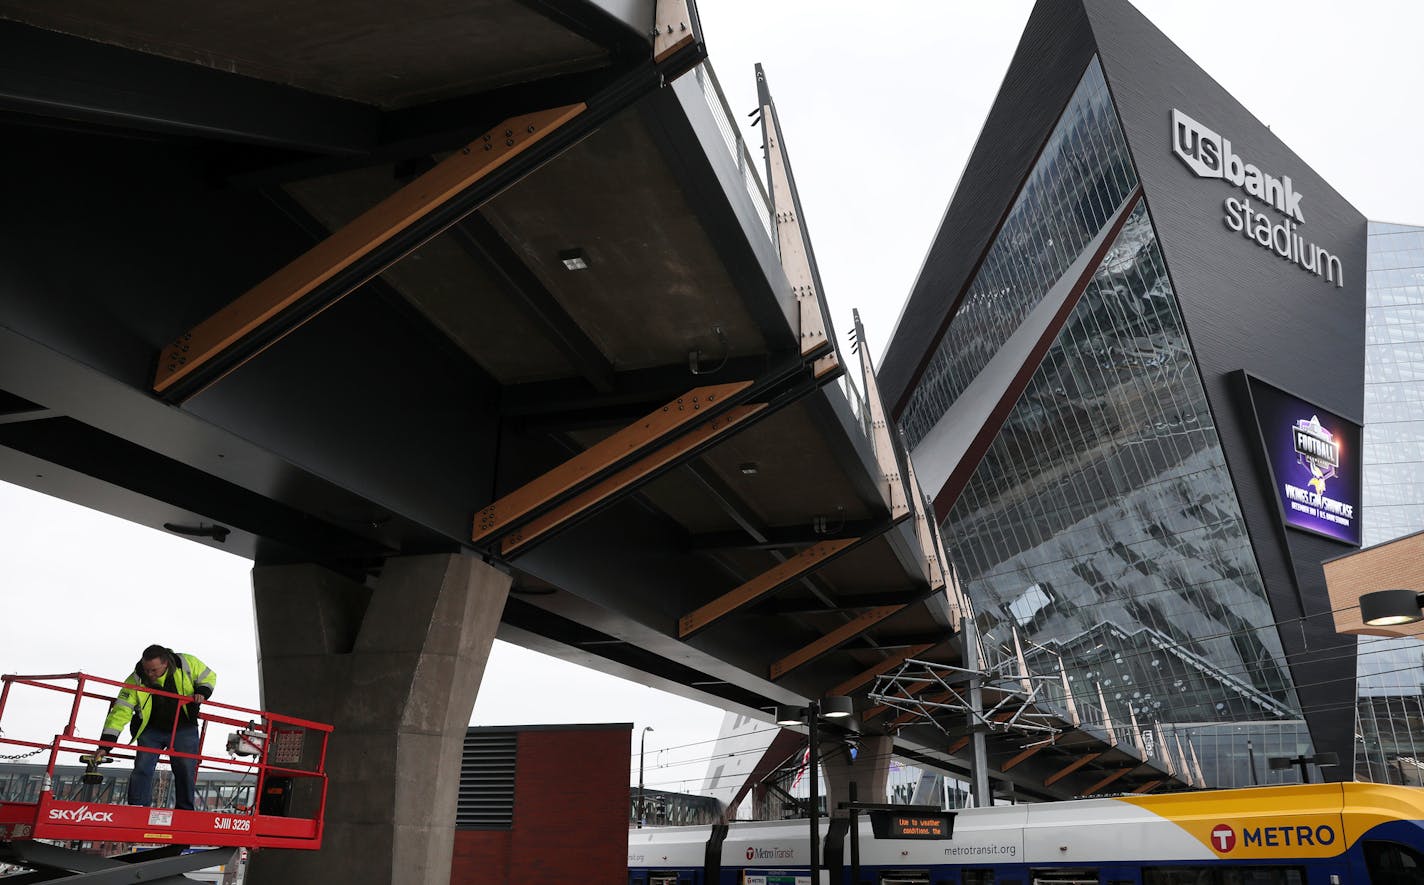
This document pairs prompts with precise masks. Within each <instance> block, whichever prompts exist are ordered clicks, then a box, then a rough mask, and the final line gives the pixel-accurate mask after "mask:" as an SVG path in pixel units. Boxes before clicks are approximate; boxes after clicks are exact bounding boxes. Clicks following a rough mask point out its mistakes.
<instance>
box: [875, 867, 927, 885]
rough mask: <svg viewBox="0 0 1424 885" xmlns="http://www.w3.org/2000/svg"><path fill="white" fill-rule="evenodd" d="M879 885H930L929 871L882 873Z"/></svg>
mask: <svg viewBox="0 0 1424 885" xmlns="http://www.w3.org/2000/svg"><path fill="white" fill-rule="evenodd" d="M878 885H930V871H929V870H888V871H882V872H881V873H880V879H879V882H878Z"/></svg>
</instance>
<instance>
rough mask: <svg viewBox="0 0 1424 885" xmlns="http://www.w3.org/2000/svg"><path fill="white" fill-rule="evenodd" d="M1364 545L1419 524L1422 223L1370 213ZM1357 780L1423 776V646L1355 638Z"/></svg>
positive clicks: (1423, 379) (1422, 498) (1423, 428)
mask: <svg viewBox="0 0 1424 885" xmlns="http://www.w3.org/2000/svg"><path fill="white" fill-rule="evenodd" d="M1369 238H1370V239H1369V243H1370V248H1369V266H1368V267H1369V270H1368V274H1367V279H1366V283H1365V285H1366V289H1365V292H1366V326H1365V329H1366V342H1365V445H1364V449H1365V470H1364V506H1365V508H1366V519H1365V522H1364V543H1365V546H1371V545H1374V544H1381V543H1384V542H1385V541H1390V540H1393V539H1395V538H1398V537H1401V536H1403V535H1408V534H1412V533H1414V532H1419V531H1424V227H1411V226H1408V225H1402V224H1386V223H1380V222H1371V223H1370V231H1369ZM1359 642H1360V653H1359V726H1358V733H1359V744H1358V747H1357V752H1356V756H1355V776H1356V777H1357V778H1359V779H1360V780H1370V781H1377V782H1388V783H1405V784H1412V785H1416V786H1420V785H1424V645H1421V644H1420V642H1419V640H1417V639H1414V638H1406V639H1382V638H1377V637H1361V638H1360V640H1359Z"/></svg>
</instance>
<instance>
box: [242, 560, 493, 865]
mask: <svg viewBox="0 0 1424 885" xmlns="http://www.w3.org/2000/svg"><path fill="white" fill-rule="evenodd" d="M252 583H253V597H254V601H255V604H256V613H257V642H258V654H259V658H260V663H261V679H262V703H263V706H264V707H265V708H266V709H270V710H273V711H276V712H281V713H286V714H290V715H294V716H301V717H305V718H308V719H312V720H315V721H318V722H330V723H332V724H333V725H334V726H335V728H336V731H335V733H334V734H333V735H332V740H331V746H330V749H329V751H328V754H327V767H326V770H327V775H328V778H329V787H328V793H327V805H326V828H325V833H324V838H323V843H322V849H321V850H320V851H315V852H308V851H275V850H269V851H258V852H255V853H254V854H253V856H252V860H251V863H250V865H249V870H248V876H247V880H248V881H249V882H251V883H253V885H273V883H288V882H302V883H308V885H322V883H333V885H334V883H342V885H363V883H370V885H376V883H380V885H389V883H392V882H400V883H403V885H405V883H409V885H449V882H450V857H451V851H452V847H453V844H454V831H455V800H456V795H457V792H458V789H459V782H460V755H461V748H462V746H463V742H464V737H465V729H466V726H467V724H468V723H469V720H470V713H471V711H472V710H473V709H474V705H475V695H476V693H477V692H478V690H479V685H480V680H481V678H482V677H483V675H484V669H485V664H486V662H487V661H488V660H489V652H490V647H491V645H492V644H493V643H494V634H495V629H496V628H497V627H498V626H499V620H500V616H501V614H502V613H503V611H504V602H505V597H506V596H507V594H508V592H509V584H510V578H509V576H508V575H505V574H504V573H502V572H499V571H498V570H496V569H494V568H491V567H490V566H488V565H485V564H484V563H482V562H480V561H478V560H475V559H471V558H469V557H465V556H459V555H436V556H415V557H405V558H400V559H392V560H390V561H388V562H387V563H386V566H385V569H384V570H383V571H382V574H381V576H380V578H379V579H378V580H377V581H376V582H375V586H374V588H371V587H367V586H363V585H360V584H356V583H353V582H351V581H348V580H346V579H345V578H342V577H340V576H339V575H336V574H333V573H332V572H329V571H327V570H325V569H323V568H320V567H319V566H314V565H289V566H264V567H259V568H256V569H253V572H252Z"/></svg>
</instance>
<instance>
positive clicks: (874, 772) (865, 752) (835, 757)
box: [821, 735, 895, 817]
mask: <svg viewBox="0 0 1424 885" xmlns="http://www.w3.org/2000/svg"><path fill="white" fill-rule="evenodd" d="M894 751H895V742H894V741H893V740H892V739H891V738H889V737H885V736H883V735H882V736H878V737H866V738H862V739H861V742H860V750H859V751H858V752H857V753H856V757H855V761H851V758H850V754H849V753H847V752H846V751H845V747H844V745H843V744H841V743H840V742H839V741H836V742H833V743H823V744H822V745H821V770H822V771H824V772H825V773H826V811H827V813H828V814H829V815H830V816H831V817H845V816H846V815H847V813H848V812H846V811H845V810H844V809H842V808H841V807H840V804H841V803H842V802H849V801H850V785H851V784H855V795H856V801H858V802H886V801H889V800H887V799H886V798H885V785H886V783H888V782H889V777H890V755H891V753H893V752H894Z"/></svg>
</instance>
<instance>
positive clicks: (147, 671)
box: [98, 645, 218, 811]
mask: <svg viewBox="0 0 1424 885" xmlns="http://www.w3.org/2000/svg"><path fill="white" fill-rule="evenodd" d="M217 680H218V676H217V674H216V673H214V672H213V670H212V668H211V667H209V666H208V665H207V664H204V663H203V662H202V661H200V660H198V658H197V657H196V656H195V655H190V654H179V653H178V652H175V651H174V650H173V649H171V648H165V647H164V646H161V645H150V646H149V647H148V648H146V649H144V650H143V656H142V657H140V658H139V661H138V663H137V664H135V665H134V670H133V672H132V673H130V674H129V675H128V678H127V679H125V680H124V687H123V688H122V689H120V691H119V696H118V697H117V698H115V700H114V703H113V704H112V705H111V706H110V707H109V716H108V718H107V719H105V720H104V732H103V734H102V735H101V736H100V738H99V739H100V740H101V741H110V742H112V741H117V740H118V737H119V732H121V731H123V728H124V725H126V724H127V725H128V726H129V729H130V731H131V732H132V734H133V743H134V744H137V745H138V746H139V747H142V748H145V749H147V750H148V751H149V752H144V751H143V750H139V751H136V752H135V754H134V770H133V774H131V775H130V776H129V797H128V798H129V804H130V805H151V804H153V770H154V768H155V767H157V765H158V757H159V755H160V754H159V752H158V751H159V750H173V751H176V752H179V753H192V754H194V755H196V754H197V753H198V750H199V736H198V705H199V704H201V703H202V702H203V701H205V700H207V699H208V698H210V697H212V695H213V688H214V687H215V686H216V685H217ZM144 688H150V689H158V690H160V691H165V692H169V693H170V694H175V695H182V698H171V697H165V696H163V695H159V694H153V693H151V692H148V691H144V690H143V689H144ZM103 753H104V750H103V749H101V750H100V751H99V753H98V755H99V757H100V758H102V756H103ZM168 762H169V764H170V765H171V766H172V767H173V785H174V789H175V793H176V795H175V797H174V805H175V806H176V807H178V808H182V809H187V810H190V811H191V810H192V808H193V794H194V788H195V786H196V783H195V781H196V777H197V770H198V760H196V759H189V758H185V757H182V756H177V757H175V756H173V755H171V754H170V755H169V757H168Z"/></svg>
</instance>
